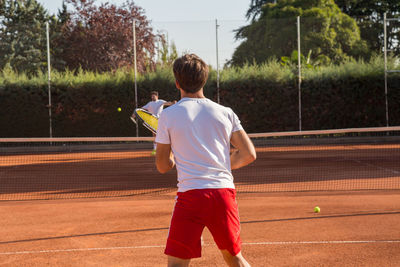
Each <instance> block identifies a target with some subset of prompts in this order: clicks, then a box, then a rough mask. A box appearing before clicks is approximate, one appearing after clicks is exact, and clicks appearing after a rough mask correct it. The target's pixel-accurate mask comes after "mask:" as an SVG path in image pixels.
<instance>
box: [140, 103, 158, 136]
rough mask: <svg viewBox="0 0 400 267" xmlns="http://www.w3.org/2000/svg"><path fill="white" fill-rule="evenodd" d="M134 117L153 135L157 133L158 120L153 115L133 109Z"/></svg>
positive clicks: (143, 110) (142, 110)
mask: <svg viewBox="0 0 400 267" xmlns="http://www.w3.org/2000/svg"><path fill="white" fill-rule="evenodd" d="M135 115H136V118H138V119H139V121H141V122H142V124H143V126H144V127H146V128H147V129H149V130H150V131H151V132H153V133H157V127H158V118H157V117H156V116H155V115H153V114H151V113H150V112H148V111H147V110H145V109H142V108H137V109H135Z"/></svg>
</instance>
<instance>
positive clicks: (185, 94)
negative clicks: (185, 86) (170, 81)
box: [180, 88, 205, 98]
mask: <svg viewBox="0 0 400 267" xmlns="http://www.w3.org/2000/svg"><path fill="white" fill-rule="evenodd" d="M180 91H181V98H184V97H189V98H205V96H204V93H203V88H201V89H200V90H199V91H197V92H196V93H188V92H186V91H184V90H182V89H180Z"/></svg>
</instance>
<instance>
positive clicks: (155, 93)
mask: <svg viewBox="0 0 400 267" xmlns="http://www.w3.org/2000/svg"><path fill="white" fill-rule="evenodd" d="M150 95H156V96H158V92H157V91H151V92H150Z"/></svg>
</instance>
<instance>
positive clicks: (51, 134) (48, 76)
mask: <svg viewBox="0 0 400 267" xmlns="http://www.w3.org/2000/svg"><path fill="white" fill-rule="evenodd" d="M46 38H47V71H48V74H47V86H48V92H49V104H48V109H49V135H50V138H51V137H53V126H52V118H51V70H50V37H49V23H48V22H46Z"/></svg>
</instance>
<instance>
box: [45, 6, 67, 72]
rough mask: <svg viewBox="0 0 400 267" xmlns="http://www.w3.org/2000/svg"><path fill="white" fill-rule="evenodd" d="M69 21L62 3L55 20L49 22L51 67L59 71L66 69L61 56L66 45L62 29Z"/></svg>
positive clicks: (65, 7)
mask: <svg viewBox="0 0 400 267" xmlns="http://www.w3.org/2000/svg"><path fill="white" fill-rule="evenodd" d="M70 19H71V14H70V13H69V11H68V9H67V5H66V4H65V2H64V1H63V2H62V8H61V9H59V10H58V14H57V19H54V20H53V21H51V27H50V36H51V37H50V48H51V50H50V53H51V66H52V68H55V69H57V70H59V71H63V70H65V67H66V62H65V61H64V59H63V54H64V51H65V48H66V47H67V46H68V43H67V40H66V39H64V36H63V29H64V27H65V25H66V24H67V23H68V21H69V20H70Z"/></svg>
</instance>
